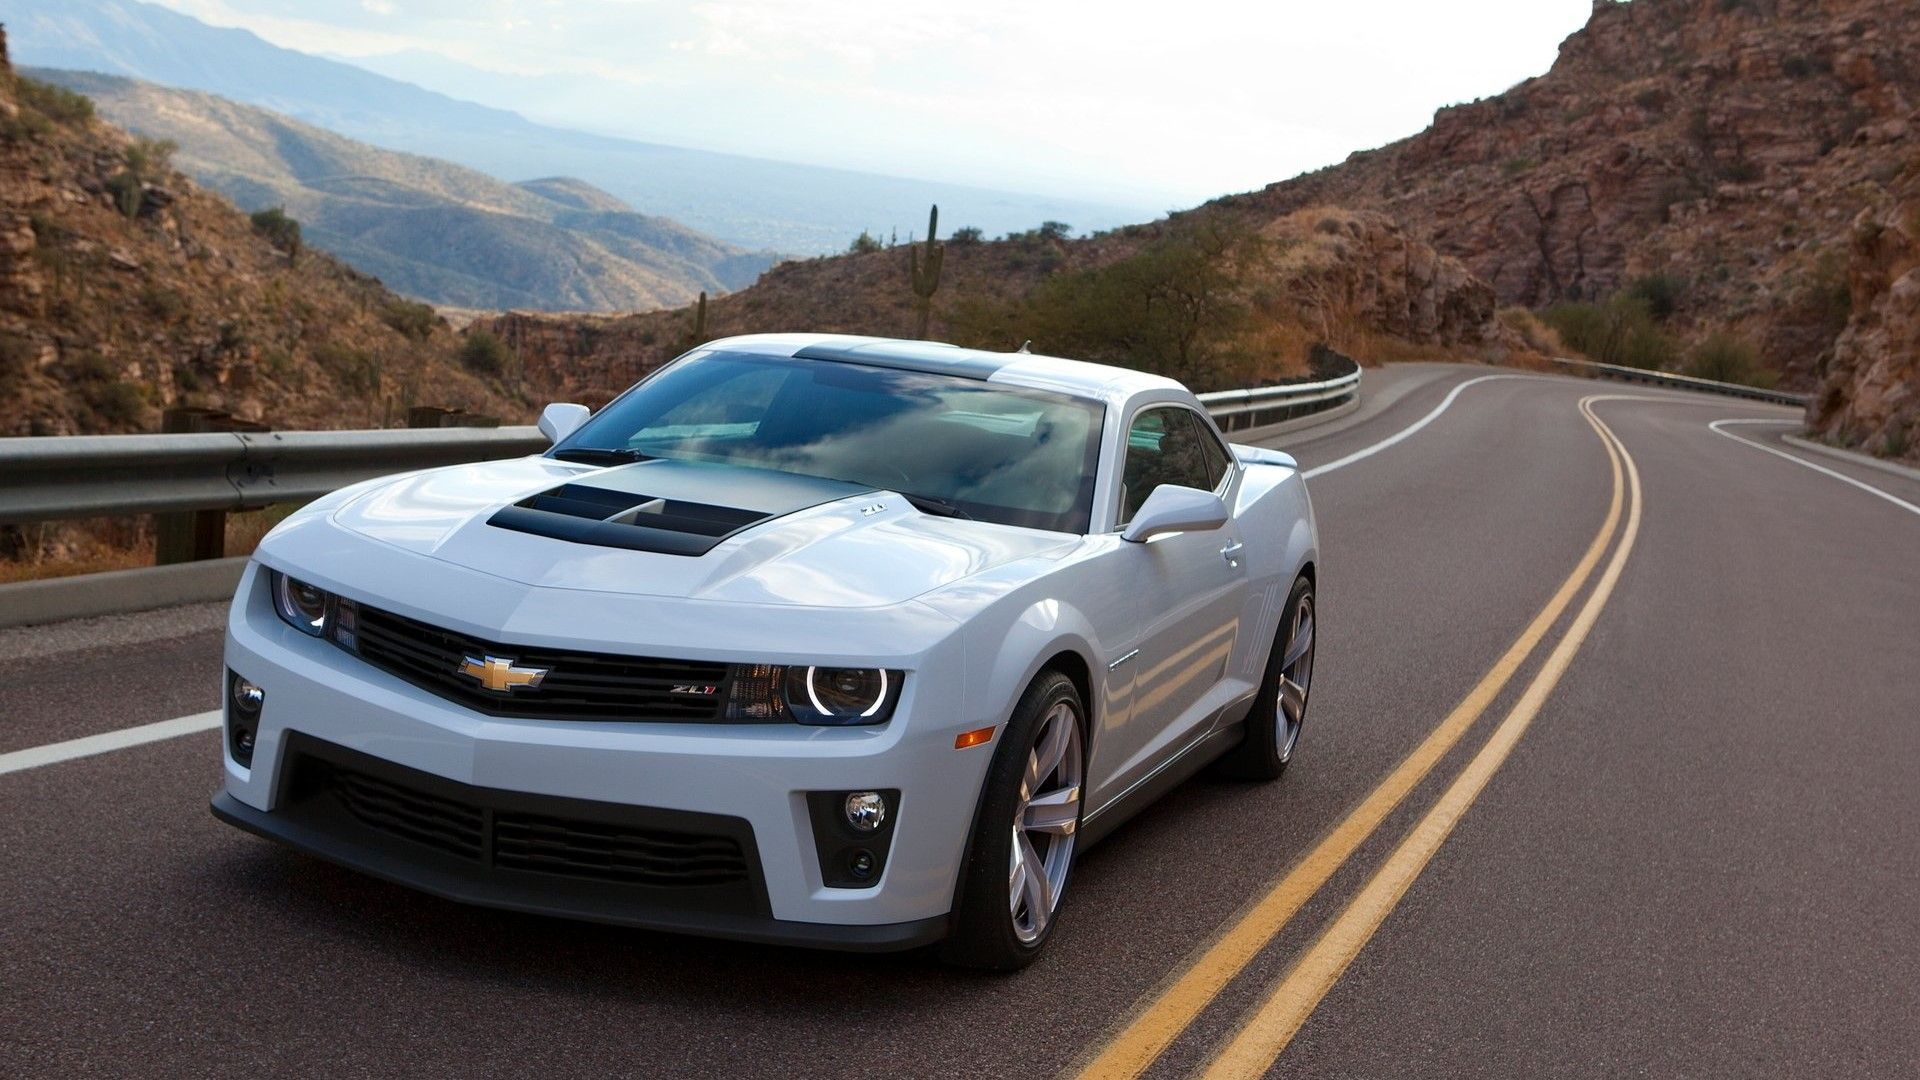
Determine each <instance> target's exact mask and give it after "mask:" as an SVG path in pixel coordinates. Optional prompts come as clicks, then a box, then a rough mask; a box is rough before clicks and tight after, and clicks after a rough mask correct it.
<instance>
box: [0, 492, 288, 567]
mask: <svg viewBox="0 0 1920 1080" xmlns="http://www.w3.org/2000/svg"><path fill="white" fill-rule="evenodd" d="M298 508H299V504H297V503H287V504H284V505H279V506H269V507H267V508H265V509H263V510H247V511H243V512H240V513H234V514H228V515H227V535H226V553H227V554H228V555H251V554H253V550H254V549H255V548H257V547H259V546H260V541H261V540H263V539H265V538H266V535H267V533H268V532H270V531H271V530H272V529H273V527H274V526H275V525H278V524H279V523H280V522H281V521H282V520H284V519H285V518H286V516H287V515H288V514H291V513H293V512H294V510H296V509H298ZM20 541H21V542H20V545H19V546H20V551H19V552H18V554H17V555H16V556H14V557H12V558H0V584H6V583H8V582H15V581H42V580H47V579H50V578H63V577H73V576H75V575H77V574H97V573H102V572H104V571H108V570H132V569H136V568H138V567H143V566H152V565H153V519H152V518H150V517H123V518H89V519H83V520H80V521H61V522H47V523H45V524H40V525H28V526H24V527H22V528H21V530H20Z"/></svg>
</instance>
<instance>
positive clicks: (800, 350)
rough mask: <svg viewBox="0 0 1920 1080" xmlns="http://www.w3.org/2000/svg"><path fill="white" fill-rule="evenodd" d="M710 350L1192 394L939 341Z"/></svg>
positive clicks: (843, 341)
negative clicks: (727, 350)
mask: <svg viewBox="0 0 1920 1080" xmlns="http://www.w3.org/2000/svg"><path fill="white" fill-rule="evenodd" d="M706 347H707V348H710V349H729V350H732V351H734V352H751V353H760V354H762V355H769V356H792V357H798V358H800V359H804V360H831V361H839V362H842V363H857V364H869V365H872V366H874V367H892V368H901V369H904V370H908V371H926V372H932V373H935V374H942V375H958V376H961V377H963V378H969V379H981V380H984V381H986V382H995V383H1006V384H1009V385H1013V386H1025V387H1031V388H1034V389H1040V390H1052V391H1055V392H1057V393H1063V394H1071V395H1073V396H1075V397H1085V398H1093V399H1095V400H1097V401H1107V402H1123V401H1125V400H1127V399H1129V398H1131V397H1133V396H1135V395H1137V394H1140V393H1143V392H1146V391H1155V390H1157V391H1167V390H1175V391H1180V392H1182V393H1184V392H1185V391H1186V388H1185V387H1183V386H1181V385H1180V384H1179V383H1177V382H1175V381H1174V380H1172V379H1169V378H1166V377H1165V376H1161V375H1153V374H1149V373H1147V372H1144V371H1135V370H1133V369H1132V368H1122V367H1113V366H1111V365H1108V364H1092V363H1088V362H1086V361H1084V360H1068V359H1066V358H1064V357H1059V356H1041V355H1039V354H1036V353H1024V352H989V351H987V350H984V349H963V348H961V347H960V346H958V345H949V344H946V343H945V342H939V341H909V340H903V339H899V338H880V337H859V336H855V335H851V334H744V335H741V336H739V337H730V338H721V339H720V340H718V341H714V342H710V343H708V345H707V346H706Z"/></svg>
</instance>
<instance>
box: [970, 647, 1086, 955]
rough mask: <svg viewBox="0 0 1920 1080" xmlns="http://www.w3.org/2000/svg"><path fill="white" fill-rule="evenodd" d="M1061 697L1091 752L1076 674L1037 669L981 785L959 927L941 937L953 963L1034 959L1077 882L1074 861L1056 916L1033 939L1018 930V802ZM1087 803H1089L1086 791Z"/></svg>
mask: <svg viewBox="0 0 1920 1080" xmlns="http://www.w3.org/2000/svg"><path fill="white" fill-rule="evenodd" d="M1061 702H1066V703H1067V704H1068V705H1070V706H1071V707H1072V709H1073V711H1074V716H1075V718H1076V721H1077V722H1078V723H1079V724H1080V747H1081V753H1082V754H1085V753H1086V747H1087V730H1086V715H1087V712H1086V705H1085V703H1084V702H1082V701H1081V700H1080V692H1079V690H1078V689H1076V688H1075V687H1074V685H1073V681H1072V680H1071V679H1068V678H1067V677H1066V676H1065V675H1062V674H1060V673H1059V672H1055V671H1046V672H1042V673H1041V674H1040V675H1039V676H1038V677H1036V678H1035V679H1034V680H1033V682H1032V683H1031V684H1030V685H1029V686H1028V687H1027V690H1026V692H1025V693H1023V694H1022V695H1021V696H1020V701H1019V703H1018V704H1017V705H1015V706H1014V710H1013V715H1012V716H1011V717H1010V718H1009V719H1008V721H1007V725H1006V727H1005V728H1003V729H1002V730H1001V734H1000V745H999V746H997V747H996V748H995V749H994V754H993V762H992V764H990V765H989V766H988V767H987V777H986V781H985V782H984V784H983V785H982V788H981V795H980V809H979V811H978V812H977V813H976V814H975V816H974V822H973V836H972V842H971V843H970V844H969V845H968V849H967V861H966V865H965V866H964V867H963V868H962V874H961V883H960V887H959V889H958V891H957V896H956V902H955V904H954V912H953V930H952V933H951V934H949V936H948V938H947V940H946V941H945V942H944V943H943V944H942V945H941V958H942V959H944V960H946V961H947V962H949V963H953V964H958V965H961V966H963V967H973V968H981V969H985V970H992V971H1014V970H1018V969H1019V968H1022V967H1025V966H1026V965H1027V964H1029V963H1032V962H1033V959H1034V957H1036V956H1038V955H1039V954H1040V951H1041V950H1042V949H1044V948H1045V947H1046V944H1047V941H1048V939H1049V938H1051V937H1052V936H1053V930H1054V927H1055V926H1057V925H1058V924H1059V914H1060V911H1061V910H1062V909H1063V908H1064V906H1065V904H1066V898H1067V893H1068V892H1069V891H1070V889H1071V886H1072V884H1073V866H1072V864H1069V865H1068V867H1067V878H1066V880H1065V881H1064V882H1062V883H1061V887H1060V895H1059V899H1058V901H1056V903H1055V905H1054V918H1052V919H1050V920H1049V921H1048V923H1047V926H1046V929H1045V930H1043V931H1042V932H1041V934H1040V936H1039V938H1037V939H1036V940H1034V941H1032V942H1024V941H1021V940H1020V939H1019V938H1018V937H1017V936H1015V934H1014V932H1013V918H1012V915H1011V913H1010V910H1009V900H1010V898H1009V897H1008V896H1007V872H1006V867H1007V864H1008V862H1009V861H1010V860H1011V858H1012V855H1013V852H1012V844H1013V830H1012V822H1013V809H1014V803H1015V801H1016V800H1017V799H1018V798H1019V791H1020V780H1021V777H1022V775H1023V774H1024V773H1025V771H1026V764H1027V756H1028V755H1029V754H1030V753H1032V751H1033V744H1034V740H1035V739H1036V737H1037V736H1038V734H1039V727H1040V720H1041V718H1042V717H1044V716H1046V714H1047V713H1048V712H1049V711H1051V710H1052V709H1053V707H1054V706H1055V705H1058V704H1060V703H1061ZM1082 764H1083V765H1084V762H1083V763H1082ZM1083 772H1084V769H1083ZM1081 805H1082V807H1084V806H1085V805H1086V804H1085V799H1084V797H1083V799H1082V802H1081ZM1075 854H1076V855H1077V854H1078V851H1077V850H1076V852H1075Z"/></svg>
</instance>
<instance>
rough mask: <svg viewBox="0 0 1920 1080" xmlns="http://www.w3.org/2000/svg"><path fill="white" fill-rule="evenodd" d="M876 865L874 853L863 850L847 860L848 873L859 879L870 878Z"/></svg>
mask: <svg viewBox="0 0 1920 1080" xmlns="http://www.w3.org/2000/svg"><path fill="white" fill-rule="evenodd" d="M874 865H875V863H874V858H873V852H871V851H868V850H867V849H866V848H861V849H860V850H858V851H856V852H854V853H853V854H852V856H850V857H849V858H848V859H847V872H848V873H850V874H852V875H853V876H854V877H857V878H870V877H872V876H873V868H874Z"/></svg>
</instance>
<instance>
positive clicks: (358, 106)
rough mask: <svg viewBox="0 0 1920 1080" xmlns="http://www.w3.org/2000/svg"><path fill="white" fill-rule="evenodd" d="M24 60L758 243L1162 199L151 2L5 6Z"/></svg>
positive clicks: (836, 239) (998, 229) (1080, 215)
mask: <svg viewBox="0 0 1920 1080" xmlns="http://www.w3.org/2000/svg"><path fill="white" fill-rule="evenodd" d="M0 18H4V21H5V22H6V24H7V28H8V31H9V33H10V35H11V37H12V49H13V57H14V61H15V62H16V63H17V64H20V65H22V66H35V67H47V68H65V69H72V70H80V71H97V72H103V73H107V74H115V75H125V76H130V77H133V78H137V79H142V80H146V81H148V82H153V83H158V84H161V85H164V86H175V87H181V88H185V89H192V90H204V91H207V92H210V93H213V94H218V95H220V96H222V97H225V98H229V99H231V100H233V101H237V102H241V103H243V104H248V105H255V106H259V107H261V108H265V109H270V110H272V111H274V112H277V113H281V114H283V115H285V116H288V117H291V118H293V119H296V120H300V121H303V122H305V123H308V124H312V125H315V126H317V127H320V128H324V129H326V130H328V131H332V132H335V133H337V134H340V135H344V136H347V137H349V138H353V139H358V140H361V141H363V142H368V143H372V144H373V145H375V146H379V147H383V148H386V149H390V150H400V151H405V152H409V153H414V154H422V155H426V156H430V157H437V158H444V159H446V160H449V161H454V162H458V163H460V164H462V165H466V166H469V167H471V168H475V169H479V170H481V171H483V172H486V173H489V174H491V175H493V176H496V177H500V178H503V179H509V180H519V179H530V178H533V177H535V176H546V175H552V174H562V175H568V176H577V177H580V178H581V179H583V180H585V181H587V182H588V183H591V184H593V185H594V186H596V187H599V188H601V189H603V190H605V191H607V192H610V193H611V194H612V195H614V196H615V197H616V198H618V199H620V200H622V201H623V202H625V203H627V204H629V205H631V206H633V207H635V208H637V209H639V210H641V211H643V212H645V213H647V214H650V215H656V216H660V217H666V218H671V219H672V220H674V221H678V222H681V223H682V224H685V225H687V226H690V227H692V228H694V229H697V230H699V231H700V232H703V233H706V234H708V235H711V236H714V237H716V238H718V239H720V240H722V241H724V242H726V243H729V244H734V245H737V246H739V247H742V248H746V249H749V250H771V251H781V252H789V253H794V254H822V253H827V252H835V251H841V250H844V249H845V248H846V246H847V244H848V242H849V241H850V240H851V239H852V238H853V237H855V236H856V235H858V234H860V233H861V232H863V231H871V232H873V233H874V234H876V235H887V234H890V233H892V232H895V231H897V232H899V233H901V234H902V235H905V234H907V233H908V232H910V231H912V230H913V229H915V228H918V227H920V223H921V222H922V221H924V220H925V214H926V208H927V206H928V204H930V203H939V204H940V205H941V206H944V207H946V208H947V209H948V212H949V217H948V220H949V221H950V222H952V223H953V224H955V225H963V226H974V227H977V228H980V229H983V230H985V231H986V232H987V233H989V234H997V233H1002V232H1014V231H1018V230H1021V229H1026V228H1031V227H1033V226H1035V225H1038V224H1040V223H1041V222H1043V221H1048V220H1053V221H1065V222H1070V223H1072V224H1073V225H1075V226H1077V227H1079V228H1082V229H1103V228H1109V227H1112V226H1116V225H1120V224H1124V223H1126V222H1129V221H1138V220H1141V219H1143V218H1148V217H1152V216H1153V215H1154V213H1155V212H1157V211H1158V210H1160V209H1162V208H1159V207H1152V208H1146V207H1133V208H1127V207H1114V206H1108V205H1104V204H1101V203H1099V202H1096V201H1091V200H1076V199H1063V198H1051V197H1046V196H1038V195H1028V194H1021V193H1017V192H1007V191H992V190H987V189H983V188H978V187H969V186H964V185H957V184H942V183H936V182H932V181H925V180H915V179H907V178H901V177H894V176H881V175H877V174H873V173H866V172H858V171H853V170H842V169H831V168H823V167H820V166H813V165H799V164H792V163H787V162H778V161H768V160H762V159H758V158H751V157H744V156H740V155H733V154H721V153H714V152H710V151H704V150H694V149H688V148H684V147H676V146H665V145H659V144H654V143H645V142H638V141H635V140H631V139H621V138H612V137H607V136H601V135H593V134H587V133H583V132H578V131H569V130H565V129H562V128H557V127H551V126H546V125H542V124H536V123H532V122H530V121H528V120H526V119H525V118H523V117H521V116H519V115H517V114H515V113H512V112H507V111H504V110H500V109H493V108H487V107H484V106H481V105H476V104H472V103H470V102H465V101H459V100H456V99H454V98H451V97H447V96H445V95H443V94H437V93H433V92H431V91H428V90H423V89H421V88H420V87H418V86H414V85H412V84H410V83H406V82H402V81H400V80H397V79H392V78H388V77H385V76H382V75H378V74H375V73H373V72H371V71H367V70H364V69H362V68H358V67H354V66H352V65H350V64H344V63H340V62H337V61H333V60H328V59H323V58H321V57H319V56H314V55H309V54H307V53H302V52H297V51H294V50H290V49H284V48H280V47H278V46H275V45H272V44H270V43H268V42H266V41H264V40H262V39H261V38H259V37H258V36H256V35H254V34H252V33H249V32H247V31H245V30H237V29H228V28H221V27H214V26H210V25H208V24H206V23H203V22H201V21H199V20H197V19H194V18H191V17H189V16H186V15H182V14H179V13H177V12H174V11H170V10H168V9H166V8H162V7H158V6H155V5H153V4H145V3H139V2H136V0H58V2H57V3H36V4H29V5H26V6H24V7H23V6H22V5H21V4H20V3H19V0H8V2H7V3H6V4H5V5H4V6H0Z"/></svg>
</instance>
